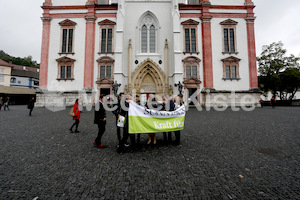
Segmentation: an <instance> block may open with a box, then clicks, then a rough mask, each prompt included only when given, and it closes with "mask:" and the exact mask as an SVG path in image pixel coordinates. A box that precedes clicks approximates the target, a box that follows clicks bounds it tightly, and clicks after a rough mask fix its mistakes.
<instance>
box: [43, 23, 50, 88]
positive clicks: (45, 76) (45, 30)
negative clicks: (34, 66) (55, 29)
mask: <svg viewBox="0 0 300 200" xmlns="http://www.w3.org/2000/svg"><path fill="white" fill-rule="evenodd" d="M41 19H42V21H43V36H42V49H41V64H40V88H47V84H48V59H49V43H50V26H51V20H52V18H51V17H41Z"/></svg>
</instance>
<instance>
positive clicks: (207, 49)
mask: <svg viewBox="0 0 300 200" xmlns="http://www.w3.org/2000/svg"><path fill="white" fill-rule="evenodd" d="M211 19H212V16H210V15H203V16H202V17H201V20H202V51H203V75H204V76H203V81H204V87H205V88H213V86H214V85H213V65H212V45H211V24H210V21H211Z"/></svg>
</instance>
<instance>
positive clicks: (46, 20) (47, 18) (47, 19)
mask: <svg viewBox="0 0 300 200" xmlns="http://www.w3.org/2000/svg"><path fill="white" fill-rule="evenodd" d="M41 19H42V21H43V24H50V23H51V20H52V17H41Z"/></svg>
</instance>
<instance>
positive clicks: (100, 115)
mask: <svg viewBox="0 0 300 200" xmlns="http://www.w3.org/2000/svg"><path fill="white" fill-rule="evenodd" d="M104 97H105V95H104V94H101V95H100V101H99V102H98V105H96V109H95V119H94V124H97V125H98V136H97V138H96V139H95V141H94V145H96V147H97V148H105V147H106V145H103V144H102V143H101V139H102V136H103V134H104V132H105V125H106V111H105V109H104V106H103V100H104ZM97 106H98V108H97Z"/></svg>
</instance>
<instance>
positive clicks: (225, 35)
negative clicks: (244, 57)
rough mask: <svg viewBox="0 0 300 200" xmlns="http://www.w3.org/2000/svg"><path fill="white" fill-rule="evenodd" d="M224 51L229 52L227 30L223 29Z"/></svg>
mask: <svg viewBox="0 0 300 200" xmlns="http://www.w3.org/2000/svg"><path fill="white" fill-rule="evenodd" d="M224 51H225V52H229V43H228V28H224Z"/></svg>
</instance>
